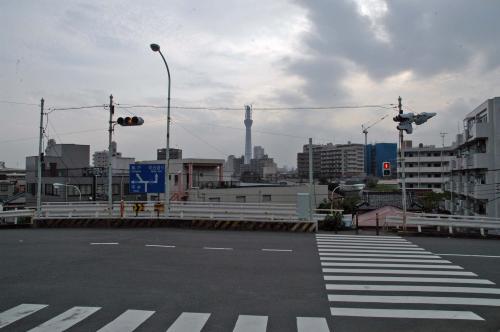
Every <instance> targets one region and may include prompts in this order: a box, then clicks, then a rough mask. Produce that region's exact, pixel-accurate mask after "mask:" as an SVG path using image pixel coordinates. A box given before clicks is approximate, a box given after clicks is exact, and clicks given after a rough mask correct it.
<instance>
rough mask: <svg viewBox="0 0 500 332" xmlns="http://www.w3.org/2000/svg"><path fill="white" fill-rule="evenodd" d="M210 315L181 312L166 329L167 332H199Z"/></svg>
mask: <svg viewBox="0 0 500 332" xmlns="http://www.w3.org/2000/svg"><path fill="white" fill-rule="evenodd" d="M209 317H210V314H205V313H195V312H183V313H182V314H181V315H180V316H179V317H177V319H176V320H175V322H174V323H173V324H172V325H171V326H170V327H169V328H168V330H167V332H200V331H201V329H202V328H203V326H205V324H206V322H207V320H208V318H209Z"/></svg>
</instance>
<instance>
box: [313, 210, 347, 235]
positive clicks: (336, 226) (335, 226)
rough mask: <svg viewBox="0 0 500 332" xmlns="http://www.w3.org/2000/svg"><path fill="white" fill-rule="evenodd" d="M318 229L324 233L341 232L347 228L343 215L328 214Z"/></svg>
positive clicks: (320, 222) (319, 223)
mask: <svg viewBox="0 0 500 332" xmlns="http://www.w3.org/2000/svg"><path fill="white" fill-rule="evenodd" d="M318 228H319V229H320V230H323V231H335V232H336V231H340V230H343V229H344V228H345V225H344V222H343V221H342V214H341V213H334V214H333V215H332V214H327V215H326V216H325V219H323V220H320V221H319V222H318Z"/></svg>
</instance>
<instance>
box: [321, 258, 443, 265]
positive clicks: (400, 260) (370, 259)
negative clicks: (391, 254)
mask: <svg viewBox="0 0 500 332" xmlns="http://www.w3.org/2000/svg"><path fill="white" fill-rule="evenodd" d="M319 259H320V260H321V261H349V262H364V261H369V262H393V263H426V264H430V263H433V264H447V263H451V262H450V261H447V260H445V259H433V260H430V259H398V258H371V257H370V258H356V257H349V258H347V257H320V258H319Z"/></svg>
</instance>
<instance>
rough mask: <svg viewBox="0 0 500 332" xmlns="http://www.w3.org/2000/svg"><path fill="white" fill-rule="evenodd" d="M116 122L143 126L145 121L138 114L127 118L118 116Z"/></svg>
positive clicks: (124, 124)
mask: <svg viewBox="0 0 500 332" xmlns="http://www.w3.org/2000/svg"><path fill="white" fill-rule="evenodd" d="M116 123H118V124H119V125H120V126H141V125H142V124H143V123H144V120H143V119H142V118H140V117H138V116H133V117H130V116H127V117H126V118H118V119H117V120H116Z"/></svg>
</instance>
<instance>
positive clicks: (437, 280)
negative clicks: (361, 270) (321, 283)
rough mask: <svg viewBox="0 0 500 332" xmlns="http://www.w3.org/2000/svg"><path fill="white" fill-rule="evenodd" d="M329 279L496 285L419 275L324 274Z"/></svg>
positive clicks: (475, 280) (487, 281)
mask: <svg viewBox="0 0 500 332" xmlns="http://www.w3.org/2000/svg"><path fill="white" fill-rule="evenodd" d="M323 278H324V279H325V280H327V281H334V280H336V281H394V282H432V283H445V284H448V283H450V284H483V285H494V284H495V283H493V282H491V281H489V280H487V279H464V278H418V277H373V276H353V275H344V276H323Z"/></svg>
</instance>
